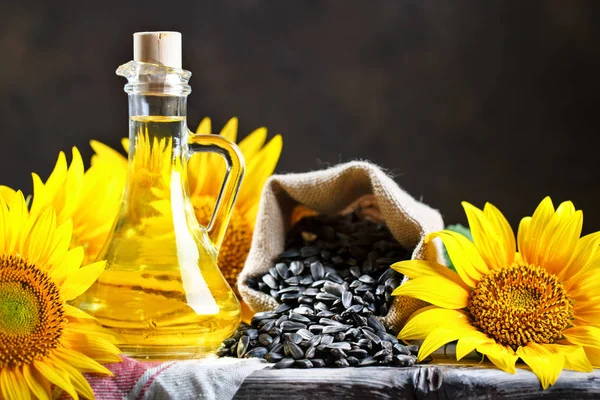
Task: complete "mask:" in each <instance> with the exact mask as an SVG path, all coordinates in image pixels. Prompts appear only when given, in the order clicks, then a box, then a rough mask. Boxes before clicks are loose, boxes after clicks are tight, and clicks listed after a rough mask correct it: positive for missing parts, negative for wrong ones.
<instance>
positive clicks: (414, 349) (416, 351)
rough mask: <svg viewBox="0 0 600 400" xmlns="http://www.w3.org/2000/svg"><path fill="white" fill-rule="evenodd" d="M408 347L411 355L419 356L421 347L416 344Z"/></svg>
mask: <svg viewBox="0 0 600 400" xmlns="http://www.w3.org/2000/svg"><path fill="white" fill-rule="evenodd" d="M406 347H407V348H408V351H410V354H412V355H415V356H416V355H417V354H419V346H417V345H416V344H411V345H410V346H406Z"/></svg>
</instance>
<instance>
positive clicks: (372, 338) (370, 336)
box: [361, 327, 381, 344]
mask: <svg viewBox="0 0 600 400" xmlns="http://www.w3.org/2000/svg"><path fill="white" fill-rule="evenodd" d="M361 330H362V332H363V335H365V337H366V338H367V339H369V340H370V341H372V342H373V343H375V344H379V343H381V339H379V336H377V335H375V334H374V333H372V332H371V331H369V330H367V329H365V328H364V327H363V328H361Z"/></svg>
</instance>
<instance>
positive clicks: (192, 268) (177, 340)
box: [76, 61, 244, 359]
mask: <svg viewBox="0 0 600 400" xmlns="http://www.w3.org/2000/svg"><path fill="white" fill-rule="evenodd" d="M117 74H118V75H121V76H125V77H126V78H127V79H128V80H129V82H128V84H127V85H126V86H125V91H126V92H127V93H128V95H129V160H128V171H127V180H126V186H125V190H124V194H123V199H122V205H121V209H120V213H119V215H118V217H117V220H116V222H115V225H114V227H113V231H112V235H111V236H110V237H109V239H108V241H107V243H106V244H105V246H104V249H103V251H102V252H101V254H100V256H99V259H104V260H106V261H107V265H106V269H105V271H104V272H103V273H102V275H101V276H100V278H99V279H98V281H97V282H96V283H94V285H93V286H92V287H91V288H90V289H89V290H88V291H87V292H86V293H85V294H84V295H82V296H81V297H80V298H78V299H77V304H76V305H77V306H78V307H80V308H81V309H83V310H85V311H87V312H88V313H90V314H91V315H93V316H94V317H96V318H97V319H98V321H99V322H100V323H101V324H102V325H103V326H105V327H107V328H109V329H110V330H112V331H113V332H114V333H115V334H116V336H117V338H118V341H119V347H120V348H121V350H122V351H123V352H124V354H125V355H127V356H130V357H136V358H152V359H169V358H188V357H198V356H201V355H202V354H205V353H208V352H210V351H212V350H214V349H215V348H216V347H218V345H219V344H220V342H221V341H222V340H223V339H224V338H226V337H227V336H229V335H230V334H231V333H232V332H233V331H234V330H235V329H236V328H237V326H238V325H239V323H240V318H241V312H240V304H239V302H238V300H237V298H236V296H235V295H234V293H233V291H232V290H231V288H230V287H229V285H228V284H227V282H226V280H225V279H224V277H223V276H222V274H221V272H220V270H219V268H218V266H217V264H216V260H217V253H218V248H219V246H220V242H221V240H222V239H223V236H224V233H225V229H226V226H227V224H228V221H229V217H230V213H231V209H232V207H233V203H234V201H235V196H236V194H237V190H238V189H239V185H240V182H241V179H242V175H243V169H244V165H243V158H242V156H241V152H240V151H239V149H238V148H237V147H236V146H235V144H233V143H231V142H229V141H227V140H226V139H224V138H222V137H220V136H217V135H194V134H192V133H191V132H190V131H189V130H188V129H187V124H186V99H187V95H188V94H189V93H190V91H191V89H190V87H189V86H188V84H187V82H188V79H189V77H190V75H191V74H190V73H189V72H188V71H184V70H178V69H173V68H168V67H164V66H162V65H156V64H147V63H140V62H135V61H132V62H129V63H127V64H125V65H123V66H121V67H119V69H118V70H117ZM198 151H211V152H217V153H219V154H221V155H222V156H223V157H224V158H225V161H226V163H227V164H228V172H227V175H226V177H225V182H224V184H223V187H222V189H221V194H220V196H219V199H218V200H217V204H216V206H215V211H214V215H213V218H212V220H211V223H210V224H209V226H208V227H204V226H201V225H200V224H198V222H197V220H196V218H195V216H194V210H193V207H192V205H191V202H190V200H189V196H188V184H187V174H186V168H187V161H188V159H189V157H191V155H192V154H193V153H194V152H198ZM202 173H204V174H211V173H213V172H212V171H202ZM92 212H93V211H92Z"/></svg>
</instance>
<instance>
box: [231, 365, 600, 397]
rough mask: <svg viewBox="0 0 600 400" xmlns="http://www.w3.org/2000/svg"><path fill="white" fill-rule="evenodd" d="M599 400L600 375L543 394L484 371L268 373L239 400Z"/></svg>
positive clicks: (519, 376) (564, 379) (530, 377)
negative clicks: (540, 399)
mask: <svg viewBox="0 0 600 400" xmlns="http://www.w3.org/2000/svg"><path fill="white" fill-rule="evenodd" d="M540 397H543V398H544V399H564V398H566V397H571V398H573V399H598V398H600V370H595V371H594V372H591V373H581V372H572V371H563V372H562V373H561V375H560V378H559V379H558V381H557V382H556V384H555V385H554V386H552V387H550V388H549V389H548V390H546V391H542V390H541V387H540V384H539V381H538V379H537V377H536V376H535V375H534V374H533V373H532V372H530V371H528V370H524V369H517V373H516V374H514V375H511V374H508V373H505V372H502V371H500V370H498V369H495V368H489V367H485V366H480V365H469V366H466V365H450V364H443V365H440V364H438V365H427V366H418V367H412V368H393V367H367V368H345V369H330V368H322V369H308V370H303V369H288V370H273V369H265V370H261V371H256V372H254V373H253V374H251V375H250V376H249V377H248V378H246V380H245V381H244V383H243V384H242V386H241V387H240V389H239V390H238V392H237V394H236V397H235V399H239V400H241V399H285V400H296V399H298V400H299V399H307V398H308V399H315V400H318V399H327V400H332V399H372V398H373V399H374V398H377V399H392V398H393V399H398V398H404V399H500V398H501V399H533V398H540Z"/></svg>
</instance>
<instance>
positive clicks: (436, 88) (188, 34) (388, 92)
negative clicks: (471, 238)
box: [0, 0, 600, 231]
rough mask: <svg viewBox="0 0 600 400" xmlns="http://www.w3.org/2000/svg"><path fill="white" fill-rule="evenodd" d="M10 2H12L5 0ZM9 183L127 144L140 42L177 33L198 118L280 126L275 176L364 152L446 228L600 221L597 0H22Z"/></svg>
mask: <svg viewBox="0 0 600 400" xmlns="http://www.w3.org/2000/svg"><path fill="white" fill-rule="evenodd" d="M4 3H6V2H4ZM0 7H1V8H0V54H1V55H2V62H1V63H0V127H1V129H2V142H1V146H0V183H3V184H8V185H10V186H13V187H19V188H22V189H24V190H25V191H26V192H29V191H30V190H31V189H30V187H31V183H30V177H29V174H30V172H31V171H36V172H38V173H40V175H42V177H43V178H46V177H47V175H48V174H49V172H50V170H51V169H52V167H53V165H54V162H55V160H56V156H57V154H58V152H59V151H60V150H66V151H69V149H70V147H71V146H73V145H75V146H78V147H79V148H80V149H81V150H82V152H83V154H84V156H85V157H86V158H87V157H89V156H90V154H91V150H90V148H89V146H88V141H89V140H90V139H92V138H94V139H99V140H102V141H104V142H106V143H108V144H111V145H113V146H118V141H119V139H120V138H121V137H122V136H125V135H126V134H127V120H126V119H127V98H126V95H125V94H124V93H123V91H122V87H123V84H124V83H125V82H124V80H123V79H122V78H119V77H117V76H115V74H114V70H115V69H116V67H117V66H118V65H120V64H122V63H124V62H126V61H128V60H130V59H131V58H132V37H131V35H132V33H133V32H135V31H143V30H178V31H181V32H182V33H183V34H184V66H185V68H186V69H189V70H191V71H192V72H193V76H192V80H191V84H192V87H193V92H192V94H191V96H190V98H189V124H190V127H191V128H192V129H195V127H196V126H197V124H198V122H199V121H200V120H201V118H202V117H203V116H210V117H212V118H213V126H215V127H219V128H220V127H221V126H222V125H223V124H224V123H225V122H226V121H227V119H229V117H231V116H238V117H239V118H240V131H241V133H242V136H244V135H246V134H247V133H248V132H250V131H251V130H252V129H254V128H256V127H259V126H263V125H264V126H267V127H268V128H269V130H270V132H271V133H276V132H279V133H282V134H283V137H284V149H283V154H282V158H281V161H280V164H279V168H278V171H279V172H291V171H307V170H310V169H315V168H320V167H323V166H325V165H330V164H335V163H337V162H340V161H348V160H352V159H358V158H360V159H369V160H372V161H374V162H376V163H378V164H380V165H382V166H384V167H385V168H387V169H389V170H390V171H391V172H393V173H394V174H395V176H396V179H397V181H398V183H399V184H400V185H401V186H403V187H404V188H406V189H407V190H408V191H409V192H410V193H412V194H413V195H414V196H415V197H417V198H422V199H423V200H424V201H425V202H427V203H428V204H430V205H432V206H434V207H436V208H439V209H440V210H441V211H442V212H443V214H444V218H445V220H446V221H447V222H456V221H464V217H463V212H462V209H461V207H460V201H461V200H468V201H471V202H473V203H474V204H475V205H477V206H483V203H484V202H485V201H490V202H493V203H494V204H496V205H497V206H498V207H500V208H501V209H502V210H504V211H505V213H506V214H507V216H508V218H509V220H511V222H512V223H513V224H514V225H516V224H517V223H518V219H519V218H520V217H522V216H524V215H531V212H532V211H533V208H534V207H535V206H536V205H537V203H538V202H539V201H540V200H541V199H542V198H543V197H544V196H545V195H551V196H552V197H553V198H554V199H555V202H558V201H563V200H566V199H571V200H573V201H575V204H576V206H577V207H578V208H582V209H583V210H584V212H585V216H586V224H585V230H586V231H590V230H599V229H600V185H598V184H597V181H598V178H599V177H600V171H599V169H598V167H597V162H596V160H597V158H598V148H599V145H600V140H599V139H598V134H597V133H598V127H599V124H600V122H599V121H598V118H597V115H598V113H597V112H596V108H597V104H598V100H597V96H598V92H599V90H598V89H599V86H600V79H599V78H598V72H599V71H600V68H599V67H600V50H599V49H598V43H599V41H600V29H599V28H600V19H599V17H600V2H597V1H593V0H592V1H561V0H556V1H509V2H507V1H500V0H494V1H491V0H488V1H478V0H474V1H404V0H387V1H386V0H377V1H375V0H373V1H347V0H345V1H342V0H330V1H281V0H270V1H267V0H263V1H261V0H237V1H235V0H220V1H193V2H192V1H179V2H163V1H155V0H146V1H144V2H133V1H131V2H121V1H120V2H113V3H112V4H111V2H107V1H103V2H81V1H66V2H46V1H38V2H14V4H11V5H6V4H5V5H2V6H0Z"/></svg>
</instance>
